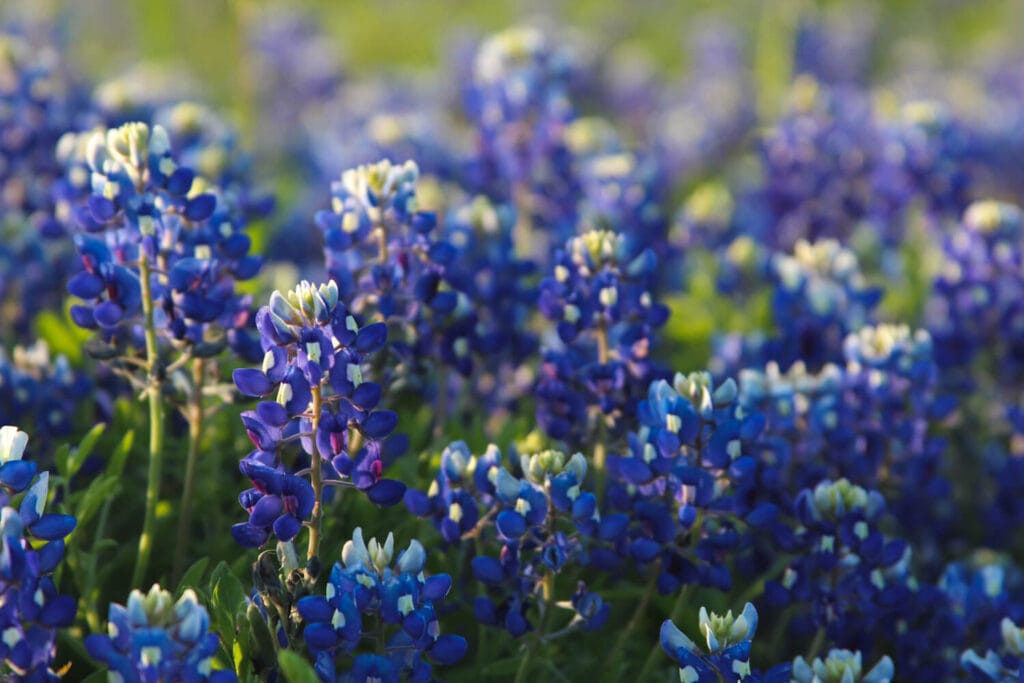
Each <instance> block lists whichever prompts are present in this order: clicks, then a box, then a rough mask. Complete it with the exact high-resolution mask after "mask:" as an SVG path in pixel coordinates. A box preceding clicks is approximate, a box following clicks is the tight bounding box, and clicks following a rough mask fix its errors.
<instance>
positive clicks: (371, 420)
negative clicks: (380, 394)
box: [361, 410, 398, 439]
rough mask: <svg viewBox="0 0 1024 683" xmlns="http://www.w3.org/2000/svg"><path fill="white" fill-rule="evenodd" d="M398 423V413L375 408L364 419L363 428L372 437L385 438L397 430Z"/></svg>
mask: <svg viewBox="0 0 1024 683" xmlns="http://www.w3.org/2000/svg"><path fill="white" fill-rule="evenodd" d="M397 425H398V413H396V412H395V411H393V410H375V411H373V412H372V413H370V414H369V415H367V416H366V419H365V420H363V424H362V425H361V429H362V432H363V433H364V434H365V435H366V436H368V437H369V438H371V439H383V438H384V437H385V436H387V435H388V434H390V433H391V432H393V431H395V427H396V426H397Z"/></svg>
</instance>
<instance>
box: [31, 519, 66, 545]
mask: <svg viewBox="0 0 1024 683" xmlns="http://www.w3.org/2000/svg"><path fill="white" fill-rule="evenodd" d="M76 524H78V520H77V519H75V518H74V517H73V516H71V515H60V514H46V515H43V516H42V517H40V518H39V521H37V522H36V523H35V524H33V525H32V526H30V527H29V531H30V532H31V533H32V535H33V536H35V537H36V538H41V539H43V540H44V541H56V540H57V539H61V538H64V537H65V536H67V535H68V534H70V533H71V532H72V531H74V529H75V525H76Z"/></svg>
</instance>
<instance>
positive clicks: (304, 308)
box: [232, 280, 406, 547]
mask: <svg viewBox="0 0 1024 683" xmlns="http://www.w3.org/2000/svg"><path fill="white" fill-rule="evenodd" d="M256 326H257V329H258V330H259V332H260V335H261V342H262V345H263V348H264V351H265V354H264V360H263V365H262V367H261V368H259V369H257V368H240V369H238V370H235V372H234V380H235V384H236V385H237V386H238V389H239V391H241V392H242V393H243V394H245V395H247V396H253V397H267V396H270V395H271V394H275V393H276V400H269V401H263V402H261V403H259V405H258V406H257V407H256V409H255V410H250V411H245V412H244V413H243V414H242V422H243V424H244V425H245V427H246V431H247V432H248V433H249V437H250V438H251V439H252V441H253V444H254V446H255V447H256V450H254V451H253V452H252V453H250V454H249V455H248V456H246V458H244V459H243V460H242V462H241V465H240V467H241V470H242V473H243V474H245V475H246V476H247V477H249V479H250V481H252V483H253V488H252V489H249V490H247V491H245V492H243V493H242V495H241V497H240V498H239V501H240V503H241V504H242V507H243V508H245V510H246V511H247V512H249V521H248V522H245V523H241V524H236V525H235V526H234V527H233V528H232V533H233V534H234V536H235V539H236V540H237V541H238V542H239V543H241V544H243V545H246V546H251V547H256V546H260V545H263V544H264V543H265V542H266V541H267V539H268V538H269V535H270V533H271V532H272V531H273V532H274V534H275V535H276V536H277V538H278V539H279V540H282V541H289V540H291V539H292V538H294V537H295V535H296V534H297V533H298V532H299V530H300V528H301V526H302V523H303V522H305V521H307V520H308V518H309V516H310V514H311V513H312V512H313V508H314V503H315V501H316V500H319V497H318V493H317V492H316V491H315V490H314V489H315V484H311V483H310V481H308V480H307V479H305V478H304V476H302V475H301V474H300V473H297V472H296V471H293V470H292V469H290V461H292V460H294V457H293V456H292V455H291V452H292V451H293V450H294V449H293V445H294V444H295V443H296V442H298V444H299V445H300V446H301V450H302V451H303V453H304V456H308V457H309V458H311V465H310V467H311V468H317V469H319V470H320V472H319V473H318V474H320V475H322V477H323V481H325V482H327V483H328V485H336V486H351V487H355V488H358V489H359V490H361V491H364V492H366V494H367V496H368V497H369V499H370V500H371V501H373V502H374V503H377V504H378V505H394V504H395V503H397V502H399V501H400V500H401V499H402V495H403V494H404V493H405V485H404V484H402V483H400V482H398V481H395V480H392V479H385V478H383V477H382V470H383V467H384V465H385V464H386V461H389V460H390V459H392V458H394V457H396V456H397V455H400V454H401V453H402V452H403V451H404V450H405V443H406V442H405V440H404V439H402V438H400V437H391V438H388V437H389V436H391V433H392V431H394V428H395V425H396V424H397V421H398V416H397V414H396V413H394V412H393V411H390V410H381V409H377V405H378V403H379V402H380V399H381V394H382V391H381V387H380V385H379V384H377V383H375V382H370V381H364V379H363V374H362V367H363V363H364V359H365V356H366V355H367V354H370V353H372V352H374V351H377V350H378V349H380V348H381V347H382V346H383V345H384V342H385V340H386V339H387V328H386V327H385V325H384V324H383V323H373V324H371V325H366V326H363V327H360V326H359V324H358V323H357V322H356V318H355V317H354V316H352V315H350V314H349V312H348V310H347V309H346V307H345V306H344V305H343V304H342V303H341V302H340V301H339V298H338V287H337V285H336V284H335V283H334V281H333V280H332V281H331V282H329V283H327V284H322V285H319V286H314V285H312V284H310V283H308V282H302V283H300V284H299V286H298V287H296V288H295V289H294V290H292V291H290V292H287V293H281V292H274V294H272V295H271V297H270V303H269V304H268V305H267V306H264V307H263V308H261V309H260V310H259V312H258V313H257V315H256ZM299 457H300V458H301V457H302V456H299ZM315 481H318V480H317V479H314V482H315Z"/></svg>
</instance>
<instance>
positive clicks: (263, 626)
mask: <svg viewBox="0 0 1024 683" xmlns="http://www.w3.org/2000/svg"><path fill="white" fill-rule="evenodd" d="M245 618H246V621H248V622H249V636H250V638H251V639H252V642H251V643H250V648H249V651H250V652H251V653H252V658H253V661H254V663H257V664H260V665H261V666H260V667H259V668H261V669H266V668H269V667H270V666H271V664H273V659H271V657H272V656H273V655H272V653H273V652H274V637H273V636H272V635H271V633H270V626H269V625H268V624H267V622H266V620H264V618H263V615H262V614H261V613H260V608H259V607H257V606H256V605H254V604H251V603H250V605H249V608H248V609H247V610H246V611H245ZM268 660H269V661H268Z"/></svg>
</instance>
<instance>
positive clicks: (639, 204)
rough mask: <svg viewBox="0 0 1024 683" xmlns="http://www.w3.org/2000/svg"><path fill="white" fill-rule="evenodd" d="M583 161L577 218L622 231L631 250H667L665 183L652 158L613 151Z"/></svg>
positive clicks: (599, 226)
mask: <svg viewBox="0 0 1024 683" xmlns="http://www.w3.org/2000/svg"><path fill="white" fill-rule="evenodd" d="M581 165H582V168H581V170H580V184H581V199H580V208H579V214H580V220H581V222H582V223H583V224H585V225H588V226H592V227H593V228H596V229H605V230H614V231H616V232H619V233H621V234H623V235H626V236H627V239H628V240H629V241H630V243H631V244H632V245H634V246H633V249H634V251H640V249H642V248H650V249H653V250H654V251H655V253H656V254H658V255H659V256H661V257H664V256H665V255H667V245H666V241H667V232H668V218H667V215H666V212H665V209H664V208H663V207H664V203H665V199H666V194H667V188H666V183H665V175H664V172H663V169H662V168H660V167H659V165H658V162H657V160H656V158H654V157H651V156H648V157H640V156H638V155H636V154H633V153H629V152H625V151H616V152H609V153H603V154H597V155H594V156H592V157H590V158H586V159H582V160H581Z"/></svg>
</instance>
